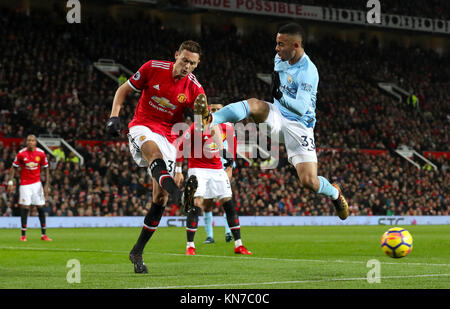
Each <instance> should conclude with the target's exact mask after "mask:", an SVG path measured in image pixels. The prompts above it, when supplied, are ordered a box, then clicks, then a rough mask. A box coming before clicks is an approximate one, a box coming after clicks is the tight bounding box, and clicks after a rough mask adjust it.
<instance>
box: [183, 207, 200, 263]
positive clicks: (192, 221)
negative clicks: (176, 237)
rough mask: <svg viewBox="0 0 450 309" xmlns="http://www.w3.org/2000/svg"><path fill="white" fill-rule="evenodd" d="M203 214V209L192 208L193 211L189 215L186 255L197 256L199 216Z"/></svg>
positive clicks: (187, 220)
mask: <svg viewBox="0 0 450 309" xmlns="http://www.w3.org/2000/svg"><path fill="white" fill-rule="evenodd" d="M201 212H202V209H201V208H200V207H197V206H192V208H191V210H190V211H189V213H188V214H187V218H186V236H187V244H186V255H195V244H194V237H195V232H197V227H198V216H199V215H200V213H201Z"/></svg>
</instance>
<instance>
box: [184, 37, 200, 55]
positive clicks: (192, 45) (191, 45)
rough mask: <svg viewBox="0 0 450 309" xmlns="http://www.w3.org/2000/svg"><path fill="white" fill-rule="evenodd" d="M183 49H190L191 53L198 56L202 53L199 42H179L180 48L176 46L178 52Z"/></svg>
mask: <svg viewBox="0 0 450 309" xmlns="http://www.w3.org/2000/svg"><path fill="white" fill-rule="evenodd" d="M183 50H187V51H190V52H191V53H197V54H199V55H200V56H201V55H202V48H201V47H200V44H198V43H197V42H195V41H191V40H188V41H184V42H183V43H181V45H180V48H178V52H179V53H181V52H182V51H183Z"/></svg>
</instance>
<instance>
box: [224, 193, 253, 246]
mask: <svg viewBox="0 0 450 309" xmlns="http://www.w3.org/2000/svg"><path fill="white" fill-rule="evenodd" d="M223 209H224V210H225V213H226V215H227V222H228V226H229V227H230V230H231V233H232V234H233V237H234V253H236V254H245V255H251V254H253V253H252V252H250V251H248V250H247V248H245V247H244V245H243V244H242V239H241V227H240V225H239V216H238V214H237V212H236V209H235V208H234V203H233V201H232V200H228V201H226V202H224V203H223Z"/></svg>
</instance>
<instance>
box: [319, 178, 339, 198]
mask: <svg viewBox="0 0 450 309" xmlns="http://www.w3.org/2000/svg"><path fill="white" fill-rule="evenodd" d="M319 182H320V186H319V190H318V191H317V193H320V194H324V195H326V196H329V197H331V199H333V200H337V199H338V197H339V191H338V189H336V188H335V187H333V186H332V185H331V183H330V182H329V181H328V180H327V179H326V178H324V177H322V176H319Z"/></svg>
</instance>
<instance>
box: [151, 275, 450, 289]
mask: <svg viewBox="0 0 450 309" xmlns="http://www.w3.org/2000/svg"><path fill="white" fill-rule="evenodd" d="M448 276H450V274H428V275H406V276H383V277H381V280H383V279H405V278H425V277H448ZM362 280H367V277H364V278H335V279H319V280H300V281H273V282H247V283H223V284H222V283H221V284H203V285H201V284H199V285H178V286H159V287H146V288H143V289H183V288H213V287H230V286H249V285H250V286H252V285H274V284H301V283H318V282H333V281H362Z"/></svg>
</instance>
